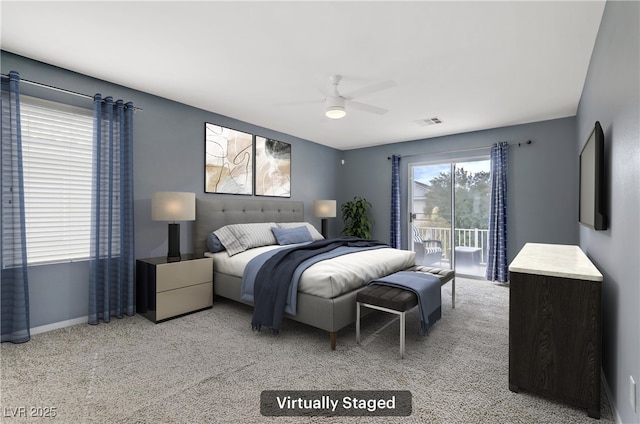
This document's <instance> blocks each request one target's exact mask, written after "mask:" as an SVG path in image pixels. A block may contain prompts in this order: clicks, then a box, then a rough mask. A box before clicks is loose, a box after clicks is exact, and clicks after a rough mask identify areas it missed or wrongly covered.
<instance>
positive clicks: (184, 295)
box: [136, 255, 213, 323]
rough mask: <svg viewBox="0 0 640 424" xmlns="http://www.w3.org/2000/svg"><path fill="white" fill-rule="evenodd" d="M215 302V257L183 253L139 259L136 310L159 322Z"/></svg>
mask: <svg viewBox="0 0 640 424" xmlns="http://www.w3.org/2000/svg"><path fill="white" fill-rule="evenodd" d="M212 306H213V259H212V258H203V257H195V256H194V255H182V260H181V261H179V262H167V258H166V257H158V258H147V259H138V260H137V261H136V312H138V313H139V314H141V315H143V316H144V317H146V318H148V319H149V320H151V321H153V322H155V323H158V322H160V321H164V320H167V319H170V318H175V317H178V316H180V315H184V314H188V313H191V312H197V311H201V310H203V309H208V308H211V307H212Z"/></svg>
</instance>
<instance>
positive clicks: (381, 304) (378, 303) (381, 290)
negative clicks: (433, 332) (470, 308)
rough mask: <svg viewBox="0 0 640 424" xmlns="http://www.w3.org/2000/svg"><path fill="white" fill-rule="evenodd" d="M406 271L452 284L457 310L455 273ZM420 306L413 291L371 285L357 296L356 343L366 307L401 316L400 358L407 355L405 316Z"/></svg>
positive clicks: (420, 268) (419, 268) (421, 268)
mask: <svg viewBox="0 0 640 424" xmlns="http://www.w3.org/2000/svg"><path fill="white" fill-rule="evenodd" d="M406 271H412V272H420V273H425V274H431V275H434V276H436V277H437V278H438V279H439V280H440V285H441V286H442V285H444V284H446V283H447V282H449V281H453V282H452V305H453V307H454V308H455V297H454V296H455V271H453V270H450V269H442V268H432V267H427V266H422V265H416V266H414V267H412V268H410V269H407V270H406ZM417 305H418V297H417V296H416V294H415V293H414V292H413V291H411V290H405V289H402V288H399V287H391V286H385V285H376V284H374V285H370V286H367V287H365V288H364V289H362V290H361V291H359V292H358V294H357V295H356V343H358V344H359V343H360V316H361V315H360V308H361V307H362V306H365V307H367V308H371V309H377V310H381V311H384V312H388V313H392V314H396V315H399V316H400V357H401V358H404V354H405V323H406V322H405V315H406V313H407V312H409V311H410V310H411V309H413V308H414V307H416V306H417ZM438 318H439V315H438Z"/></svg>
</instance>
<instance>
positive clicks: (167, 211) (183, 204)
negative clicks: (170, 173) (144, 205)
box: [151, 191, 196, 221]
mask: <svg viewBox="0 0 640 424" xmlns="http://www.w3.org/2000/svg"><path fill="white" fill-rule="evenodd" d="M151 219H153V220H154V221H194V220H195V219H196V194H195V193H186V192H181V191H156V192H155V193H153V198H152V199H151Z"/></svg>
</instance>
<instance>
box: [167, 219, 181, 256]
mask: <svg viewBox="0 0 640 424" xmlns="http://www.w3.org/2000/svg"><path fill="white" fill-rule="evenodd" d="M181 260H182V256H180V224H175V223H174V224H169V251H168V252H167V262H180V261H181Z"/></svg>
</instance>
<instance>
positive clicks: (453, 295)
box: [451, 277, 456, 309]
mask: <svg viewBox="0 0 640 424" xmlns="http://www.w3.org/2000/svg"><path fill="white" fill-rule="evenodd" d="M455 308H456V278H455V277H453V280H451V309H455Z"/></svg>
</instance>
